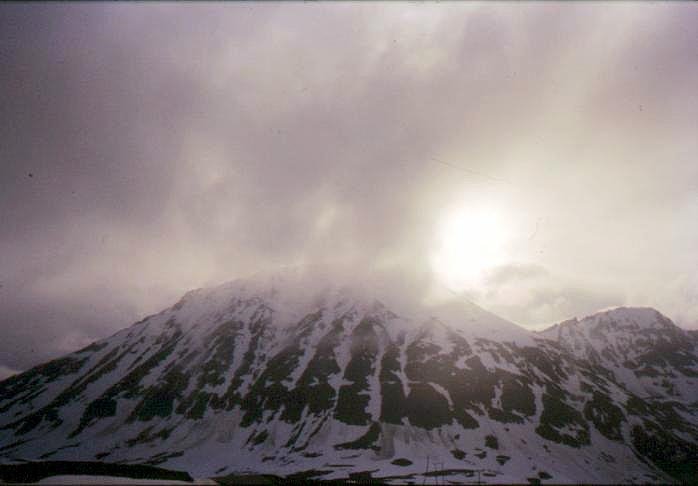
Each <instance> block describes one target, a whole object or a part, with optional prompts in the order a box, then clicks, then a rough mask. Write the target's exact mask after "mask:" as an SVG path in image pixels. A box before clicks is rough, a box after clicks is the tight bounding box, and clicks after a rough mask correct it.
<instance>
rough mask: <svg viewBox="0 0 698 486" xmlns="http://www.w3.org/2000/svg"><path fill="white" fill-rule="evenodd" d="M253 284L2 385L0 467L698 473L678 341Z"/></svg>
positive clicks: (619, 318) (200, 292) (465, 474)
mask: <svg viewBox="0 0 698 486" xmlns="http://www.w3.org/2000/svg"><path fill="white" fill-rule="evenodd" d="M292 275H293V274H292ZM303 278H305V276H304V277H303ZM265 279H266V277H264V278H261V279H260V278H256V279H248V280H245V279H242V280H238V281H234V282H229V283H226V284H223V285H220V286H217V287H214V288H210V289H197V290H195V291H191V292H188V293H186V294H185V295H184V296H183V297H182V299H180V300H179V301H178V302H177V303H176V304H175V305H173V306H172V307H170V308H168V309H165V310H164V311H162V312H160V313H158V314H155V315H153V316H149V317H147V318H145V319H143V320H141V321H139V322H138V323H135V324H134V325H132V326H130V327H128V328H126V329H123V330H121V331H119V332H117V333H116V334H114V335H113V336H111V337H109V338H106V339H103V340H100V341H97V342H95V343H93V344H92V345H90V346H88V347H86V348H84V349H82V350H80V351H77V352H75V353H71V354H70V355H68V356H66V357H63V358H60V359H58V360H54V361H53V362H50V363H47V364H44V365H41V366H39V367H36V368H33V369H32V370H28V371H27V372H25V373H22V374H20V375H16V376H15V377H12V378H10V379H8V380H5V381H3V382H0V460H2V461H3V462H7V461H10V462H11V461H14V460H19V459H23V460H26V459H51V460H57V459H61V460H63V459H65V460H78V459H82V460H94V459H101V460H105V461H126V462H136V463H148V464H163V465H166V466H171V467H174V468H177V469H184V470H187V471H189V472H190V473H192V474H195V475H198V476H201V475H206V476H213V475H221V474H229V473H235V472H244V471H249V472H257V473H261V472H271V473H284V474H293V473H298V472H302V471H306V470H323V471H329V472H327V474H324V475H323V476H322V477H323V478H333V477H337V478H341V477H347V474H350V473H351V474H358V473H360V472H362V471H367V470H372V471H374V474H375V475H376V476H380V477H389V476H395V477H396V478H398V477H399V478H401V479H396V480H397V481H403V482H404V481H406V480H408V478H412V480H417V479H419V478H421V477H422V476H420V475H422V474H423V473H424V461H425V459H426V457H427V456H429V457H432V458H438V460H439V461H440V462H442V463H443V464H444V467H445V468H447V469H449V470H452V472H451V473H450V477H451V478H452V479H454V480H460V481H465V480H470V479H469V478H472V477H473V474H475V473H474V471H475V470H481V471H485V472H487V473H488V474H490V475H491V476H488V478H489V479H488V480H491V481H495V482H522V481H525V480H526V478H528V477H531V476H533V477H536V478H538V479H541V477H539V474H538V473H540V472H545V475H544V476H546V477H547V476H550V478H551V480H552V481H555V482H579V481H584V482H596V483H599V482H608V481H609V480H612V481H614V482H615V481H621V480H622V482H647V481H650V482H652V481H656V482H665V481H668V480H671V479H672V478H673V479H679V480H681V479H682V478H684V477H685V475H687V474H693V473H694V472H695V463H694V462H691V461H693V459H695V458H698V454H696V442H698V440H696V437H698V432H697V430H698V425H697V424H698V420H697V410H696V407H695V406H694V405H693V403H692V402H691V400H690V398H691V397H696V396H697V394H696V385H695V379H693V378H694V377H695V376H696V375H698V366H696V360H695V356H696V353H695V346H693V347H692V348H690V349H689V348H688V347H686V345H685V343H684V344H679V343H678V341H677V339H678V338H679V337H680V336H679V335H680V334H681V332H684V333H685V331H682V330H680V328H678V327H676V326H674V325H673V324H671V325H672V326H674V327H676V329H678V330H679V331H675V330H674V329H673V328H671V327H668V329H670V331H668V334H666V333H665V335H664V334H662V335H661V336H656V337H657V339H656V340H654V341H653V340H652V339H650V337H652V336H651V335H650V336H649V337H647V336H646V337H645V340H644V341H642V340H641V341H638V340H637V339H633V336H630V337H628V336H625V334H628V333H627V329H625V328H624V327H623V326H627V325H630V324H632V323H631V322H630V321H628V322H626V320H625V318H626V317H628V316H626V315H618V314H617V313H616V314H604V315H601V316H597V317H596V318H594V319H589V318H584V319H582V321H576V323H571V322H572V321H567V322H569V323H570V324H565V325H564V326H562V324H564V323H562V324H561V325H560V326H558V327H557V328H556V329H557V330H558V331H559V329H573V330H574V331H575V332H573V333H560V332H558V333H557V337H555V336H553V335H552V334H551V333H550V329H548V330H546V331H543V332H542V333H533V332H530V331H526V330H524V329H523V328H519V327H518V326H516V325H515V324H512V323H509V322H508V321H506V320H504V319H501V318H498V317H497V316H494V315H493V314H491V313H489V312H487V311H485V310H483V309H480V308H479V307H477V306H475V305H474V304H471V303H467V302H461V303H458V304H453V305H451V306H441V307H439V306H434V307H430V308H428V309H425V310H424V312H417V313H416V314H414V315H412V314H411V313H410V312H406V313H405V312H402V311H401V309H393V308H389V307H388V306H386V305H384V304H383V303H381V301H380V300H379V299H377V298H374V297H373V296H372V295H371V291H370V290H367V289H361V291H358V292H357V291H356V289H354V288H352V287H351V286H346V285H335V284H333V283H332V281H331V279H329V280H327V279H325V280H324V281H322V282H321V283H318V281H313V282H312V285H310V284H309V285H308V286H307V287H304V286H303V285H300V284H299V281H298V280H297V279H294V278H291V279H290V283H289V279H288V278H287V277H285V278H281V279H279V278H277V279H276V280H274V278H273V277H272V279H271V282H270V281H269V280H268V279H266V280H265ZM301 281H302V279H301ZM311 281H312V279H311ZM652 312H656V311H643V312H642V313H641V315H642V316H645V315H647V314H648V313H649V314H651V313H652ZM440 313H441V314H443V317H442V316H440ZM621 314H622V313H621ZM630 314H631V315H630V317H633V316H635V315H634V314H633V312H630ZM653 315H654V314H653ZM595 316H596V314H595ZM590 317H591V316H590ZM635 318H639V317H638V316H635ZM654 318H655V319H659V320H660V321H662V322H663V320H664V319H666V320H667V321H668V319H667V318H665V317H664V316H662V315H661V314H659V313H657V314H656V315H654ZM585 319H588V320H586V321H585ZM580 322H586V324H584V325H585V326H586V325H587V324H588V325H589V326H590V327H593V326H594V325H596V326H602V325H606V327H607V328H608V329H609V330H611V331H613V332H615V333H620V334H618V336H621V335H622V336H623V337H624V339H625V340H616V341H614V342H613V343H612V344H613V345H614V346H616V347H618V346H620V345H621V344H622V345H624V346H626V348H622V349H624V350H625V351H627V352H628V353H630V352H632V353H631V354H632V357H634V359H643V358H647V353H648V352H649V353H651V352H652V351H653V350H654V349H655V348H653V346H655V345H656V344H657V343H660V345H661V344H662V343H669V344H671V345H672V346H673V347H671V346H670V347H669V348H661V346H660V351H663V352H665V353H666V355H667V356H670V357H669V358H666V357H665V358H662V359H663V361H659V360H660V358H661V356H660V357H655V358H656V360H657V362H656V363H654V362H653V363H654V364H652V365H651V369H652V370H654V371H655V372H656V373H657V376H658V378H657V376H655V377H652V376H649V375H647V372H646V370H645V368H646V367H645V368H643V367H641V366H640V364H638V363H634V362H629V361H628V360H622V359H619V358H618V357H617V356H614V355H613V353H611V351H614V352H616V353H618V352H620V351H618V349H616V348H613V349H612V350H611V351H609V352H608V353H611V354H610V355H609V356H610V357H609V356H606V355H607V354H608V353H604V351H605V348H602V347H599V346H600V345H599V344H598V343H597V342H596V341H595V340H594V339H592V337H591V334H589V333H587V334H584V333H583V332H581V331H579V329H577V328H578V327H579V325H580ZM643 322H644V321H643ZM669 322H670V321H669ZM511 326H514V327H511ZM649 329H653V328H649ZM493 330H494V331H497V332H493ZM578 331H579V332H578ZM674 331H675V332H674ZM672 332H673V334H672ZM546 333H547V334H546ZM623 333H625V334H623ZM677 333H678V334H677ZM655 334H656V333H655ZM660 334H661V333H660ZM686 335H688V334H686ZM573 337H574V338H575V339H576V340H573V339H572V338H573ZM582 338H584V339H586V341H583V340H582ZM626 338H627V339H626ZM595 346H596V347H595ZM627 346H631V347H632V349H630V348H627ZM636 346H637V347H636ZM643 346H644V347H643ZM650 357H652V356H651V355H650ZM628 363H630V365H632V366H630V365H629V364H628ZM636 365H637V366H636ZM693 373H696V375H694V374H693ZM671 375H673V377H672V376H671ZM628 376H635V380H634V381H632V380H629V379H628ZM652 380H655V381H658V384H654V382H653V381H652ZM662 380H665V381H666V383H664V382H662ZM694 400H695V398H694ZM656 443H662V444H664V447H663V449H664V450H657V448H656V447H655V445H656ZM668 450H670V451H678V455H675V454H674V455H671V454H668V453H667V451H668ZM408 462H409V463H410V464H407V463H408ZM338 464H340V465H341V467H340V466H337V465H338ZM330 465H334V466H330ZM592 465H593V466H594V467H590V466H592ZM323 468H324V469H323ZM691 468H693V469H691Z"/></svg>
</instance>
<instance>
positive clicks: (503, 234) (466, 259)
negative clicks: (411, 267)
mask: <svg viewBox="0 0 698 486" xmlns="http://www.w3.org/2000/svg"><path fill="white" fill-rule="evenodd" d="M509 228H510V225H509V224H508V222H507V220H506V217H505V215H504V214H503V213H502V211H501V210H498V209H497V208H495V207H493V206H464V207H459V208H456V209H453V210H451V211H448V212H446V213H445V214H444V215H443V217H442V218H441V219H440V221H439V223H438V226H437V239H436V245H435V249H434V251H433V253H432V255H431V265H432V269H433V271H434V273H435V275H436V277H437V279H438V280H439V281H440V283H442V284H444V285H446V286H447V287H448V288H450V289H451V290H455V291H461V290H465V289H468V288H473V287H476V286H477V285H478V284H479V283H480V282H481V281H482V278H483V276H484V274H485V273H486V272H487V270H489V269H491V268H494V267H496V266H498V265H501V264H503V263H505V262H506V261H507V256H508V255H507V247H508V244H509V242H510V240H511V233H510V229H509Z"/></svg>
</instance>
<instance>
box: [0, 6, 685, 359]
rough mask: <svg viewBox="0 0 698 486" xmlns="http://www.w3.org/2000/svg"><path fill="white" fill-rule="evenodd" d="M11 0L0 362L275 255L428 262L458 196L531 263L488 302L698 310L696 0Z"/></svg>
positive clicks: (6, 10) (40, 350) (550, 316)
mask: <svg viewBox="0 0 698 486" xmlns="http://www.w3.org/2000/svg"><path fill="white" fill-rule="evenodd" d="M0 15H2V18H3V29H2V33H0V63H1V64H2V65H3V66H4V68H3V69H2V70H0V90H1V92H2V93H3V103H2V104H0V120H2V121H0V141H1V143H0V221H2V227H1V228H0V284H2V285H3V287H2V288H0V324H1V325H2V326H3V327H2V333H3V338H4V339H3V342H4V343H6V344H3V345H2V347H0V353H2V354H1V355H0V365H5V366H9V367H11V368H24V367H27V366H30V365H31V364H34V363H35V362H37V361H39V360H43V359H46V358H48V357H51V356H55V355H57V354H59V353H61V352H64V351H65V350H67V349H68V348H71V347H77V346H79V345H80V344H81V343H82V342H84V341H87V340H89V339H93V338H97V337H101V336H104V335H107V334H109V333H111V332H114V331H115V330H117V329H118V328H120V327H123V326H124V325H127V324H128V323H129V322H130V321H132V320H134V319H135V318H137V317H140V316H142V315H144V314H146V313H149V312H154V311H157V310H159V309H160V308H161V307H163V306H164V305H167V304H169V303H171V302H173V301H175V300H176V299H177V297H178V295H179V294H180V293H182V292H184V291H186V290H188V289H190V288H193V287H198V286H202V285H207V284H211V283H216V282H221V281H224V280H228V279H230V278H234V277H237V276H241V275H244V274H247V273H250V272H254V271H256V270H259V269H266V268H273V267H275V266H278V265H281V264H290V263H298V262H324V261H341V262H344V263H346V262H351V263H352V264H353V265H352V266H353V268H374V267H375V268H383V267H387V266H391V265H392V266H397V267H402V268H407V269H408V270H407V271H408V272H410V274H411V275H412V276H413V277H414V278H417V279H418V280H419V281H420V282H421V281H422V280H424V279H426V278H427V277H428V276H429V275H430V272H431V268H430V263H429V257H428V256H429V254H430V252H432V251H433V248H434V246H435V236H434V235H435V231H436V227H437V226H438V222H439V220H440V218H441V215H442V213H443V211H444V210H445V209H446V208H448V207H450V206H452V205H454V204H463V205H467V204H469V203H470V202H473V201H477V202H480V203H483V204H489V203H493V204H498V205H501V206H503V207H505V208H508V209H507V210H508V212H509V215H510V219H511V220H513V224H512V228H514V229H515V231H514V230H512V231H514V233H515V234H514V236H513V237H512V238H513V239H512V242H513V243H512V245H513V247H512V250H511V251H512V255H511V261H512V262H514V261H518V262H524V265H525V266H523V267H521V266H519V267H514V266H511V265H510V266H508V267H506V268H508V270H506V269H505V270H502V271H503V272H504V273H502V274H499V276H498V277H492V278H493V279H494V280H491V281H490V282H489V283H487V286H486V287H483V289H481V290H480V291H479V293H478V294H477V295H478V296H479V297H478V298H479V299H480V301H481V302H480V303H482V304H483V305H486V304H487V303H491V304H493V306H494V307H495V308H493V309H492V310H493V311H497V310H500V311H502V312H503V313H505V314H506V315H507V317H510V318H512V319H513V318H516V319H518V320H519V321H520V322H522V323H525V324H535V323H538V322H541V321H549V320H557V319H563V318H566V317H569V316H570V315H571V314H575V313H578V312H589V311H593V310H594V309H595V308H596V307H603V306H607V305H616V304H621V303H631V304H638V305H640V304H643V305H644V304H652V305H656V306H657V307H659V308H660V310H662V311H664V312H666V313H667V314H669V315H670V316H671V317H674V318H677V319H679V320H680V321H681V322H682V323H683V324H684V325H693V323H694V322H696V321H697V320H698V313H697V311H696V306H695V296H696V295H698V286H696V285H695V282H693V281H692V280H691V279H690V275H695V274H696V270H698V268H697V267H696V264H695V247H696V243H698V241H697V239H698V233H697V232H696V229H695V225H693V224H691V223H692V221H695V220H696V218H697V217H698V201H697V200H696V197H695V194H696V185H695V182H694V181H696V180H698V166H696V164H695V163H694V160H695V155H696V153H697V151H698V147H697V145H696V143H697V142H696V140H695V132H696V128H698V127H696V123H697V121H696V120H698V97H697V96H698V95H697V94H696V92H695V89H694V86H695V85H696V84H698V67H697V66H698V63H696V62H695V60H696V56H697V55H698V48H697V47H696V46H697V45H698V44H696V42H695V34H694V30H695V29H694V26H695V22H696V16H697V15H698V8H697V7H696V6H694V5H690V4H680V5H679V4H673V5H661V6H660V5H654V4H652V5H650V4H647V5H628V4H614V5H604V6H598V5H589V4H581V3H580V4H574V5H565V6H562V5H559V4H553V3H545V4H535V5H521V6H518V5H517V6H514V5H508V4H494V5H480V4H449V5H431V4H372V5H358V4H324V5H305V4H247V3H245V4H231V5H223V4H217V5H189V4H187V5H168V4H148V5H145V4H143V5H141V4H126V5H122V4H95V5H92V4H71V5H57V4H45V5H44V4H36V5H34V4H28V5H18V4H11V5H3V6H0ZM434 159H437V160H439V161H442V162H446V163H441V162H438V161H435V160H434ZM454 167H462V168H465V169H466V170H459V169H457V168H454ZM29 174H31V177H30V176H29ZM534 230H535V231H534ZM532 234H533V235H534V236H533V237H532V238H531V235H532ZM536 269H539V270H540V269H546V270H545V272H547V274H545V275H544V274H543V273H544V272H543V271H542V270H540V271H539V270H536ZM528 271H532V272H533V274H531V275H529V274H528V273H527V272H528ZM507 272H509V273H508V274H507ZM536 272H539V273H536ZM546 275H547V276H546ZM514 283H516V284H514ZM516 285H522V286H524V287H525V289H526V291H525V292H523V291H522V292H521V295H524V297H521V296H519V294H517V295H516V296H514V295H513V294H512V290H511V288H512V287H515V286H516ZM668 288H672V289H673V288H675V289H676V292H674V293H670V292H669V290H667V289H668ZM506 295H509V297H506ZM502 296H505V297H506V298H505V297H502ZM507 299H509V300H507ZM512 316H513V317H512ZM32 349H33V350H34V351H35V353H31V350H32Z"/></svg>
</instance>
